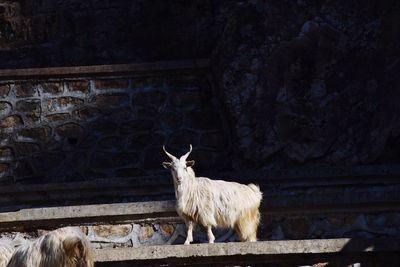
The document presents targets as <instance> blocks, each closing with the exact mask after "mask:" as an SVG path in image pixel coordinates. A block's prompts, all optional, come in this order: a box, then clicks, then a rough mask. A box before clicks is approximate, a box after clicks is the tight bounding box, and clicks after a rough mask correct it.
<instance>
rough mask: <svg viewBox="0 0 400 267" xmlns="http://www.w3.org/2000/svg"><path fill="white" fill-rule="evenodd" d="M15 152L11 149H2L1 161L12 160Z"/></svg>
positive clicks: (0, 152) (0, 153)
mask: <svg viewBox="0 0 400 267" xmlns="http://www.w3.org/2000/svg"><path fill="white" fill-rule="evenodd" d="M13 157H14V152H13V150H12V149H11V148H9V147H0V159H12V158H13Z"/></svg>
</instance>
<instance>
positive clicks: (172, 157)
mask: <svg viewBox="0 0 400 267" xmlns="http://www.w3.org/2000/svg"><path fill="white" fill-rule="evenodd" d="M162 148H163V150H164V152H165V154H167V156H168V157H169V158H170V159H172V160H174V159H176V157H175V156H173V155H171V154H170V153H168V152H167V150H165V146H163V147H162Z"/></svg>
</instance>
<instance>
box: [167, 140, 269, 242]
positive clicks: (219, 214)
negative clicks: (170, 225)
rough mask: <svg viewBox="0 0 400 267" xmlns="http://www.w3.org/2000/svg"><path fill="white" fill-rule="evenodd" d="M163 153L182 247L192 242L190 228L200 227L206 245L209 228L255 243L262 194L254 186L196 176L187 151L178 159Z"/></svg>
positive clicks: (209, 236) (210, 238) (212, 239)
mask: <svg viewBox="0 0 400 267" xmlns="http://www.w3.org/2000/svg"><path fill="white" fill-rule="evenodd" d="M163 150H164V152H165V153H166V154H167V156H168V157H169V158H170V159H171V160H172V162H163V166H164V168H166V169H171V173H172V177H173V181H174V187H175V196H176V200H177V201H176V211H177V213H178V214H179V216H180V217H181V218H182V219H183V220H184V222H185V224H186V226H187V238H186V241H185V244H186V245H187V244H190V242H192V241H193V228H194V227H195V226H196V224H201V225H202V226H204V227H205V228H206V229H207V236H208V242H209V243H214V240H215V237H214V235H213V233H212V227H221V228H231V229H235V230H236V233H237V234H238V236H239V238H240V240H241V241H256V240H257V227H258V224H259V222H260V213H259V207H260V202H261V199H262V193H261V191H260V189H259V187H258V186H256V185H254V184H249V185H244V184H239V183H235V182H226V181H222V180H211V179H209V178H206V177H196V176H195V174H194V171H193V169H192V168H191V167H192V166H193V165H194V161H193V160H191V161H186V159H187V158H188V156H189V154H190V152H192V145H190V151H189V152H188V153H186V154H185V155H183V156H182V157H181V158H180V159H178V158H176V157H175V156H173V155H171V154H170V153H168V152H167V151H166V150H165V146H163Z"/></svg>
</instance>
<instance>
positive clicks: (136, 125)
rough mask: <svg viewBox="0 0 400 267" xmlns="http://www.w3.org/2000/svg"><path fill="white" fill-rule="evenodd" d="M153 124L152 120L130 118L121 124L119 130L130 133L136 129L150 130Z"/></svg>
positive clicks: (136, 130)
mask: <svg viewBox="0 0 400 267" xmlns="http://www.w3.org/2000/svg"><path fill="white" fill-rule="evenodd" d="M153 126H154V121H152V120H144V119H137V120H131V121H129V122H126V123H124V124H122V125H121V127H120V132H121V133H122V134H132V133H135V132H138V131H151V130H152V129H153Z"/></svg>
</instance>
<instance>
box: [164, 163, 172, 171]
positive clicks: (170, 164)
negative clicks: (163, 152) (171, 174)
mask: <svg viewBox="0 0 400 267" xmlns="http://www.w3.org/2000/svg"><path fill="white" fill-rule="evenodd" d="M162 165H163V167H164V168H165V169H169V168H171V166H172V163H171V162H163V163H162Z"/></svg>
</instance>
